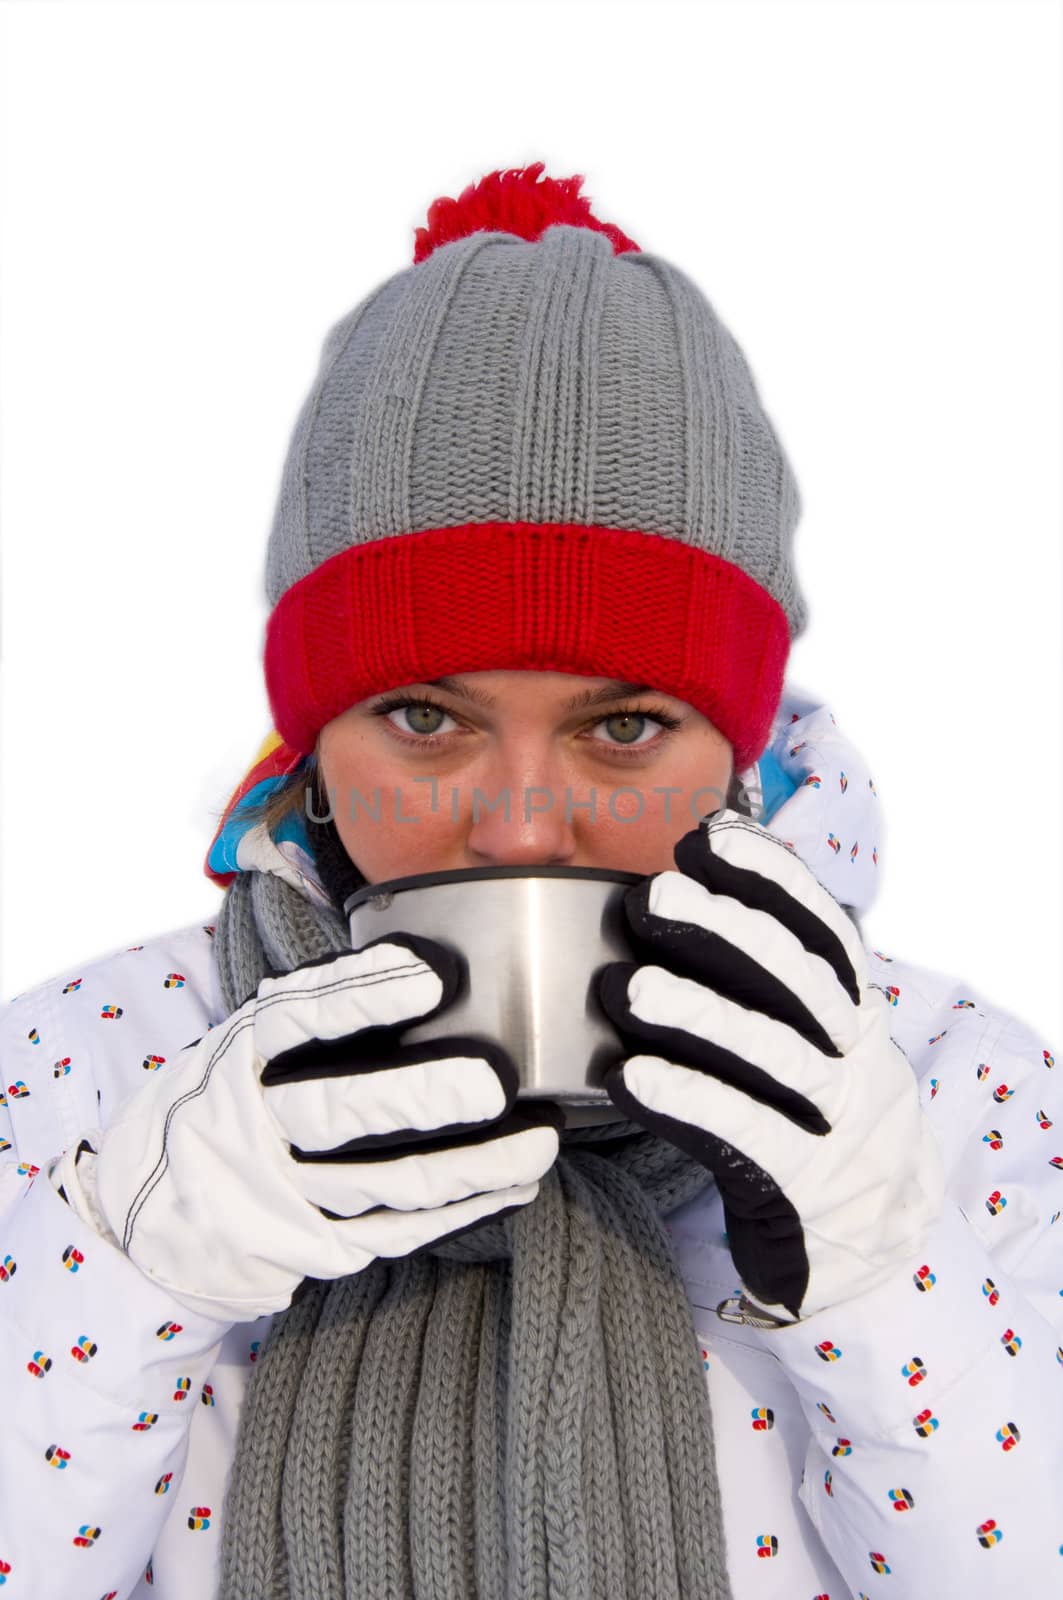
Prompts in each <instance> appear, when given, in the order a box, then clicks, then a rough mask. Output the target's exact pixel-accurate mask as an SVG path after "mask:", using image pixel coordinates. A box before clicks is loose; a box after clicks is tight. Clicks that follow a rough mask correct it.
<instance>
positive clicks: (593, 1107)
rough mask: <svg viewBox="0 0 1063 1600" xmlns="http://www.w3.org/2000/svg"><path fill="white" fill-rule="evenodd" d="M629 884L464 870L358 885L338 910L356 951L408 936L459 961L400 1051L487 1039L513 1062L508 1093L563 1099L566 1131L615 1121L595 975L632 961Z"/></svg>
mask: <svg viewBox="0 0 1063 1600" xmlns="http://www.w3.org/2000/svg"><path fill="white" fill-rule="evenodd" d="M638 882H639V874H637V873H633V872H609V871H606V870H604V869H602V868H598V867H471V868H468V869H467V870H465V871H458V872H430V873H421V874H418V875H417V876H415V877H409V878H391V879H388V880H387V881H386V882H383V883H372V884H367V885H366V886H365V887H364V888H362V889H359V890H357V891H356V892H355V893H354V894H353V895H351V896H350V897H349V898H348V899H347V900H346V901H345V903H344V911H345V914H346V915H347V917H348V919H349V923H350V930H351V945H352V948H353V949H355V950H359V949H361V948H362V946H363V945H366V944H368V943H370V942H371V941H372V940H374V939H379V938H380V937H381V936H383V935H384V934H388V933H412V934H424V935H426V936H427V937H428V938H430V939H435V940H436V941H437V942H438V943H439V944H441V945H444V946H445V947H446V948H447V949H449V950H451V951H452V952H453V953H454V954H455V955H456V956H457V957H458V964H459V967H460V968H461V983H460V987H459V991H458V996H457V998H456V999H455V1000H454V1001H453V1002H452V1003H451V1004H450V1005H449V1006H448V1007H447V1008H446V1009H445V1010H444V1011H442V1012H440V1013H439V1014H438V1015H437V1016H435V1017H432V1018H431V1019H430V1020H429V1021H427V1022H423V1023H418V1024H417V1025H416V1026H414V1027H410V1028H406V1029H404V1030H403V1031H402V1035H401V1037H402V1042H403V1043H404V1044H406V1043H409V1042H412V1041H416V1040H421V1039H438V1038H445V1037H447V1036H448V1035H451V1034H469V1035H472V1036H474V1037H475V1036H483V1037H486V1038H488V1039H492V1040H496V1041H497V1042H498V1043H499V1044H501V1045H503V1046H504V1047H505V1049H506V1050H508V1052H509V1054H510V1055H511V1056H512V1058H513V1061H514V1063H515V1065H516V1068H517V1074H518V1079H519V1083H520V1089H519V1091H518V1097H523V1098H530V1097H535V1098H537V1099H549V1100H554V1101H557V1102H560V1103H562V1104H563V1106H564V1108H565V1111H566V1121H567V1122H568V1123H569V1125H573V1124H579V1123H582V1122H593V1121H604V1120H608V1119H609V1118H615V1117H616V1116H618V1115H619V1113H617V1112H616V1111H615V1109H614V1108H613V1107H612V1104H611V1102H610V1101H609V1098H608V1096H607V1095H606V1092H605V1090H604V1089H603V1088H602V1086H601V1080H602V1074H603V1072H604V1070H605V1068H606V1067H607V1066H610V1065H612V1064H613V1063H615V1062H616V1061H618V1060H619V1059H620V1058H621V1056H622V1054H623V1051H622V1048H621V1044H620V1040H619V1037H618V1035H617V1033H616V1031H615V1029H614V1028H613V1025H612V1023H611V1022H610V1021H609V1019H608V1017H606V1015H605V1013H604V1012H603V1010H602V1008H601V1006H600V1005H599V1003H598V996H597V988H596V979H597V976H598V974H599V973H600V971H601V969H602V968H603V967H604V966H605V965H606V964H607V963H608V962H610V961H631V960H632V959H634V953H633V951H632V948H631V945H630V943H629V939H628V933H627V922H626V920H625V917H624V911H623V905H622V901H623V898H624V893H625V891H626V890H627V889H628V888H629V887H630V886H631V885H632V884H634V883H638Z"/></svg>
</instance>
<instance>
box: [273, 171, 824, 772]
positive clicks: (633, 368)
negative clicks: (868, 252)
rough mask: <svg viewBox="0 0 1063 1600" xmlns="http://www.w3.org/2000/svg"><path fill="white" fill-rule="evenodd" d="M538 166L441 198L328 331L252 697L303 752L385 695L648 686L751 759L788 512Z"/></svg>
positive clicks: (285, 487) (740, 396) (796, 614)
mask: <svg viewBox="0 0 1063 1600" xmlns="http://www.w3.org/2000/svg"><path fill="white" fill-rule="evenodd" d="M542 171H543V163H542V162H541V161H539V162H535V163H533V164H532V165H530V166H528V167H526V168H524V169H513V170H508V171H495V172H491V173H489V174H488V175H487V176H486V177H484V178H482V179H481V180H480V182H479V183H477V184H474V185H470V186H469V187H468V188H467V189H465V190H464V191H463V192H462V194H461V196H460V197H459V198H458V199H457V200H453V199H450V198H447V197H441V198H439V199H437V200H436V201H435V202H434V203H433V204H432V205H431V207H430V208H429V211H428V226H427V227H426V228H418V229H417V230H416V233H415V241H416V248H415V251H414V258H413V259H414V264H413V266H411V267H408V268H406V269H405V270H404V271H402V272H399V273H397V274H395V276H394V277H392V278H389V279H387V280H386V282H384V283H383V284H381V285H380V286H379V287H378V288H377V289H375V290H374V291H373V292H372V293H371V294H369V295H367V296H366V298H365V299H364V300H362V301H361V302H360V303H359V304H358V305H357V306H356V307H355V308H354V310H353V311H351V312H350V313H349V314H348V315H347V316H346V317H344V318H343V319H342V320H341V321H340V322H338V323H336V324H335V325H334V326H333V328H332V329H331V330H330V331H329V333H328V335H327V337H326V339H325V343H324V347H323V350H322V355H321V360H320V364H319V369H318V373H317V377H316V379H315V382H314V384H313V387H312V388H311V391H310V393H309V394H308V395H307V397H306V400H305V402H304V404H303V407H302V409H301V411H300V413H299V415H298V418H297V421H296V425H295V429H294V433H293V436H292V440H291V444H290V447H289V450H288V455H287V458H286V461H285V465H284V469H283V474H282V481H281V488H280V494H279V499H278V504H277V508H276V513H275V517H274V521H273V527H272V531H271V533H270V539H269V550H268V559H267V573H266V586H267V592H268V596H269V602H270V605H271V607H272V611H271V615H270V617H269V621H268V624H267V629H266V648H265V673H266V684H267V690H268V694H269V700H270V707H271V710H272V713H273V718H274V724H275V727H276V729H277V731H278V732H279V734H280V735H281V737H282V739H283V740H284V741H285V742H286V744H287V745H289V746H290V747H291V749H292V750H294V751H298V752H299V753H301V754H304V755H306V754H309V753H310V752H311V751H313V749H314V747H315V743H316V740H317V736H318V733H319V732H320V730H321V729H322V728H323V727H324V725H325V724H326V723H327V722H329V721H331V720H332V718H333V717H336V716H338V715H340V713H342V712H343V711H345V710H347V709H348V707H350V706H351V705H353V704H355V703H357V702H358V701H360V700H362V699H364V698H365V697H366V696H368V695H370V694H374V693H377V692H379V691H381V690H384V689H388V688H394V687H396V686H398V685H400V684H404V683H414V682H424V681H430V680H432V679H435V678H438V677H441V676H444V675H446V674H451V673H459V672H476V671H484V670H491V669H498V668H523V669H526V670H538V671H555V672H569V673H577V674H584V675H588V676H598V675H603V676H609V677H617V678H621V679H624V680H628V681H637V682H643V683H647V684H649V685H651V686H652V687H653V688H655V689H658V690H659V691H661V692H663V693H667V694H671V695H674V696H675V697H677V698H678V699H681V700H684V701H686V702H687V703H688V704H690V705H692V706H694V707H695V709H697V710H699V711H700V712H702V714H703V715H704V716H706V717H707V718H708V719H709V720H710V721H711V722H712V723H713V724H714V725H715V727H717V728H718V729H719V730H720V732H721V733H723V734H724V736H725V737H726V738H727V739H728V740H729V741H730V743H731V745H732V746H733V749H734V757H735V767H736V770H741V769H743V768H744V767H746V766H747V765H749V764H750V763H751V762H752V761H754V760H756V758H757V757H758V756H759V754H760V753H761V751H762V750H763V748H764V745H765V743H766V741H767V738H768V735H769V732H770V728H771V721H772V717H773V714H774V712H775V709H776V706H777V704H778V701H779V696H780V694H781V691H782V684H783V672H784V668H785V664H786V659H787V656H788V654H789V648H790V643H791V641H792V640H793V639H795V638H796V637H797V636H798V634H799V633H800V632H801V631H802V630H803V628H804V626H805V623H806V619H807V613H806V607H805V603H804V600H803V598H802V596H801V594H800V591H799V589H798V586H797V581H796V576H795V573H794V570H793V565H792V542H793V533H794V529H795V527H796V524H797V521H798V518H799V516H800V511H801V505H800V498H799V494H798V489H797V485H796V482H795V480H794V476H793V473H792V471H791V468H790V465H789V462H788V461H787V459H786V456H785V454H784V452H783V450H782V447H781V445H780V443H779V440H778V439H777V437H776V434H775V432H774V429H773V428H772V425H771V423H770V421H769V419H768V417H767V416H766V414H765V412H764V410H763V408H762V406H761V404H760V401H759V398H758V395H757V391H756V387H755V384H754V381H753V377H752V374H751V373H750V370H749V367H748V365H747V363H746V360H745V357H744V356H743V354H742V352H741V350H740V349H739V347H738V345H737V344H736V343H735V340H734V339H733V338H732V336H731V335H730V333H729V332H728V331H727V329H726V328H725V327H724V326H723V324H722V323H721V322H720V320H719V318H718V317H717V315H716V313H715V312H714V310H713V308H712V306H711V305H710V304H709V302H708V300H707V299H706V297H705V295H704V294H703V293H702V291H701V290H700V289H699V288H698V287H697V285H696V284H695V283H693V282H692V281H691V279H690V278H688V277H687V276H686V275H685V274H684V273H682V272H681V271H680V270H679V269H678V268H677V267H674V266H672V265H670V264H669V263H668V262H667V261H665V260H663V259H662V258H661V257H660V256H658V255H654V254H651V253H649V252H648V251H644V250H641V249H640V248H639V246H638V245H637V244H636V243H635V242H634V241H633V240H632V239H630V238H628V236H627V235H626V234H624V233H622V232H621V231H620V229H619V228H617V227H614V226H612V225H610V224H606V223H602V222H600V221H599V220H598V219H597V218H596V217H594V216H593V215H592V213H591V209H590V201H589V200H588V198H587V197H585V196H582V195H580V194H579V193H578V190H579V187H580V185H581V184H582V182H583V178H582V176H578V175H577V176H574V177H571V178H566V179H554V178H549V177H547V178H543V179H542V181H541V182H540V181H538V180H539V178H540V175H541V174H542Z"/></svg>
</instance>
